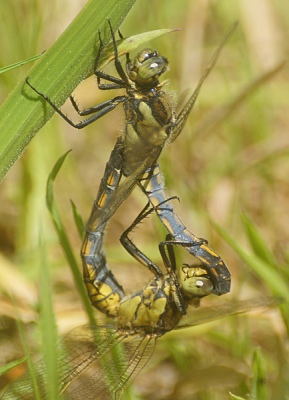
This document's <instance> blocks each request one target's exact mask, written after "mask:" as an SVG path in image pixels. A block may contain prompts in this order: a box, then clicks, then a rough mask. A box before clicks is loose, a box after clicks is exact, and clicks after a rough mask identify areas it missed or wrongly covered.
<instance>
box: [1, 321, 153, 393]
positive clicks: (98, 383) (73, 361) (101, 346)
mask: <svg viewBox="0 0 289 400" xmlns="http://www.w3.org/2000/svg"><path fill="white" fill-rule="evenodd" d="M122 342H126V343H125V344H124V345H123V346H122ZM154 346H155V340H154V339H153V338H151V337H147V336H143V337H139V338H135V337H131V336H128V335H126V334H122V333H119V332H118V331H116V330H115V329H114V327H113V325H103V326H98V325H84V326H80V327H78V328H76V329H74V330H73V331H72V332H70V333H69V334H68V335H67V336H66V337H65V338H64V339H63V341H62V342H61V343H60V344H59V345H58V346H57V369H58V379H59V393H61V394H62V393H63V394H64V397H65V398H69V399H82V398H85V397H84V396H86V394H87V395H88V393H89V392H90V387H88V388H87V387H86V384H81V386H80V387H79V388H77V389H76V390H75V391H74V392H73V394H71V395H70V394H68V395H66V393H67V392H72V391H73V390H74V388H75V387H76V386H77V385H79V382H76V380H77V379H80V378H81V379H83V380H84V381H85V380H87V378H88V377H89V376H90V375H91V374H93V377H92V378H90V379H88V381H87V384H89V385H90V386H92V387H93V388H94V389H93V391H94V394H91V395H90V396H91V397H87V398H93V399H95V398H97V399H109V398H110V393H112V392H113V393H114V392H118V391H120V390H124V388H125V387H126V386H127V385H128V383H129V382H130V381H131V380H132V378H133V377H135V376H136V375H137V373H138V372H139V371H140V370H141V368H142V367H143V366H144V365H145V364H146V362H147V361H148V359H149V358H150V356H151V354H152V353H153V350H154ZM110 352H111V353H112V355H111V354H110V355H108V354H109V353H110ZM114 356H115V357H114ZM142 356H143V359H142ZM107 357H108V358H107ZM108 359H109V361H107V360H108ZM99 360H103V365H101V364H100V363H99V362H97V361H99ZM95 371H96V372H95ZM34 375H35V378H36V381H37V387H38V391H39V395H40V398H41V399H46V398H47V393H46V368H45V362H44V360H41V361H39V362H38V363H36V364H35V365H34ZM96 388H99V389H98V391H99V395H98V396H97V397H95V390H96ZM85 393H86V394H85ZM101 393H102V394H101ZM67 396H68V397H67ZM92 396H93V397H92ZM35 398H36V397H35V394H34V389H33V384H32V380H31V377H30V374H29V373H25V374H24V375H23V376H22V377H20V378H19V379H18V380H17V381H15V382H14V383H13V384H11V385H10V386H9V387H8V389H7V390H6V391H5V393H4V395H3V396H2V399H3V400H8V399H10V400H12V399H13V400H14V399H27V400H28V399H35Z"/></svg>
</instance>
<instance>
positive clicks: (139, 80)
mask: <svg viewBox="0 0 289 400" xmlns="http://www.w3.org/2000/svg"><path fill="white" fill-rule="evenodd" d="M167 67H168V60H167V59H166V58H165V57H163V56H160V55H159V54H158V53H157V51H153V50H151V49H145V50H142V51H141V52H140V53H139V54H138V55H137V56H136V58H135V59H134V61H133V62H132V63H129V64H128V65H127V73H128V75H129V77H130V79H131V80H132V81H133V82H135V83H136V84H137V85H139V86H150V87H155V86H157V85H158V83H159V82H158V79H159V77H160V75H162V74H163V73H164V72H165V71H166V70H167Z"/></svg>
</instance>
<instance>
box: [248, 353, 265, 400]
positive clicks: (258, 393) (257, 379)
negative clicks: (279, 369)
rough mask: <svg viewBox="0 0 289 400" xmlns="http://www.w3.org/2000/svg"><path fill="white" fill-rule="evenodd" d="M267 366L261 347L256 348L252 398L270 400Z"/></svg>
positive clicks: (254, 399) (253, 399)
mask: <svg viewBox="0 0 289 400" xmlns="http://www.w3.org/2000/svg"><path fill="white" fill-rule="evenodd" d="M266 382H267V376H266V366H265V363H264V359H263V356H262V353H261V350H260V349H259V348H256V349H255V351H254V355H253V377H252V387H251V396H250V398H251V399H252V400H268V399H269V393H268V387H267V383H266Z"/></svg>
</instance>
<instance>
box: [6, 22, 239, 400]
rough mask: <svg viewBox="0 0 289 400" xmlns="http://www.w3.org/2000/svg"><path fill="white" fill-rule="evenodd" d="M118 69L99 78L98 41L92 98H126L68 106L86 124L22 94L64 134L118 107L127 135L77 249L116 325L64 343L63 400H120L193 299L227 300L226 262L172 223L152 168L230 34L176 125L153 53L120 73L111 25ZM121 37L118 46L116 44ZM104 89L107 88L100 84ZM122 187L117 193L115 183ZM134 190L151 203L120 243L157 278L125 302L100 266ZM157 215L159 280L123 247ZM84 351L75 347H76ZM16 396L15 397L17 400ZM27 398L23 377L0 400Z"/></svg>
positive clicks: (162, 67)
mask: <svg viewBox="0 0 289 400" xmlns="http://www.w3.org/2000/svg"><path fill="white" fill-rule="evenodd" d="M109 26H110V30H111V35H112V40H113V46H114V55H115V61H114V63H115V67H116V71H117V73H118V75H119V77H113V76H110V75H107V74H106V73H104V72H102V71H99V70H98V63H99V59H100V55H101V52H102V51H103V43H102V39H101V34H100V33H99V41H100V47H99V51H98V55H97V57H96V61H95V65H94V73H95V75H96V76H97V82H98V87H99V89H102V90H111V89H125V90H126V93H127V94H126V95H122V96H116V97H115V98H113V99H112V100H109V101H106V102H104V103H102V104H100V105H98V106H95V107H92V108H90V109H87V110H84V111H80V110H79V108H78V106H77V104H76V102H75V100H74V99H73V97H71V98H70V99H71V102H72V104H73V106H74V108H75V110H76V111H77V112H78V114H80V115H81V116H87V115H90V114H93V115H92V116H90V117H89V118H87V119H86V120H84V121H83V122H80V123H78V124H74V123H73V122H72V121H71V120H70V119H68V118H67V117H66V116H65V115H64V114H63V113H62V112H61V111H60V110H59V109H58V108H57V107H56V106H55V105H54V104H53V102H52V101H51V100H50V99H49V98H48V97H47V96H46V95H44V94H42V93H41V92H39V91H38V90H37V89H36V88H35V87H33V86H32V84H31V83H30V81H29V78H27V80H26V82H27V84H28V85H29V86H30V87H31V88H32V89H33V90H34V91H35V92H36V93H37V94H38V95H40V96H42V97H43V98H44V99H45V100H46V101H47V102H48V103H49V104H50V105H51V106H52V107H53V108H54V109H55V111H56V112H57V113H58V114H60V115H61V117H63V118H64V119H65V120H66V121H67V122H68V123H69V124H70V125H72V126H73V127H75V128H78V129H81V128H83V127H85V126H87V125H89V124H90V123H92V122H94V121H96V120H97V119H99V118H100V117H102V116H103V115H105V114H107V113H108V112H110V111H112V110H113V109H114V108H115V107H116V106H117V105H118V104H120V103H123V105H124V111H125V117H126V125H125V132H124V134H123V135H121V136H119V137H118V139H117V142H116V145H115V147H114V149H113V151H112V153H111V156H110V160H109V162H108V163H107V165H106V169H105V173H104V177H103V179H102V181H101V185H100V188H99V192H98V196H97V198H96V200H95V202H94V205H93V208H92V211H91V215H90V218H89V221H88V224H87V227H86V235H85V239H84V242H83V245H82V249H81V256H82V261H83V277H84V283H85V285H86V288H87V291H88V295H89V297H90V300H91V302H92V304H93V306H95V307H96V308H97V309H98V310H100V311H102V312H104V313H106V315H107V316H109V317H112V318H114V320H115V326H114V327H113V326H101V325H98V326H89V325H87V326H84V327H80V328H77V329H76V330H74V331H73V332H72V333H70V334H69V335H68V336H67V337H66V338H65V339H64V341H63V342H62V344H61V345H60V347H59V354H60V355H59V359H58V362H59V379H60V383H59V387H60V390H59V391H60V393H61V394H64V396H65V398H67V399H80V398H84V397H87V398H91V399H100V400H104V399H109V398H111V397H112V396H114V398H115V399H117V398H120V397H121V394H122V392H123V390H124V389H125V388H126V387H127V385H128V384H129V383H130V382H131V380H132V379H133V378H134V377H135V376H136V375H137V374H138V373H139V371H140V370H141V369H142V367H143V366H144V365H145V364H146V362H147V361H148V359H149V358H150V356H151V354H152V352H153V349H154V345H155V341H156V339H157V338H158V337H159V336H162V335H163V334H165V333H166V332H168V331H170V330H172V329H174V328H175V327H176V326H177V325H178V323H179V321H180V320H181V318H182V316H183V315H185V314H186V309H187V307H188V305H190V304H192V305H195V306H197V305H199V302H200V298H201V297H203V296H207V295H208V294H210V293H213V294H216V295H222V294H224V293H227V292H229V291H230V272H229V270H228V268H227V266H226V265H225V263H224V261H223V260H222V259H221V258H220V256H219V255H218V254H216V253H215V252H214V251H213V250H212V249H210V247H208V244H207V241H206V240H204V239H199V238H197V237H196V236H195V235H194V234H193V233H192V232H190V231H189V230H188V229H187V228H186V227H185V226H184V224H183V222H182V221H181V220H180V218H179V217H178V215H177V214H176V213H175V211H174V209H173V206H172V203H171V201H170V200H171V199H169V198H168V197H167V195H166V192H165V189H164V183H163V179H162V174H161V170H160V166H159V164H158V158H159V156H160V153H161V151H162V149H163V147H164V146H165V145H166V144H167V143H171V142H173V141H174V140H175V139H176V138H177V137H178V136H179V134H180V133H181V131H182V129H183V127H184V124H185V122H186V120H187V118H188V116H189V113H190V112H191V110H192V108H193V106H194V104H195V102H196V99H197V97H198V94H199V91H200V88H201V86H202V84H203V82H204V81H205V79H206V77H207V76H208V74H209V73H210V71H211V69H212V68H213V66H214V65H215V63H216V61H217V59H218V57H219V55H220V52H221V49H222V47H223V45H224V43H225V42H226V40H227V39H228V38H229V37H230V35H231V34H232V32H233V31H234V29H235V25H234V26H233V27H232V28H231V30H230V31H229V33H228V34H227V35H226V37H225V38H224V40H223V41H222V43H221V44H220V46H219V47H218V49H217V51H216V53H215V55H214V56H213V59H212V61H211V63H210V64H209V66H208V67H207V69H206V70H205V72H204V74H203V76H202V77H201V79H200V81H199V83H198V86H197V88H196V90H195V91H194V93H193V95H192V96H191V98H190V99H189V101H188V102H187V104H186V105H185V107H184V108H183V110H182V111H181V112H180V113H179V114H178V115H177V114H176V112H175V111H174V109H173V107H172V105H171V103H170V101H169V97H168V96H167V94H166V93H165V92H164V91H163V90H162V88H163V83H159V77H160V76H161V75H162V74H163V73H164V72H165V71H166V69H167V65H168V61H167V59H166V58H165V57H163V56H161V55H159V54H158V53H157V52H156V51H152V50H143V51H141V52H140V53H139V54H138V55H137V57H136V58H135V60H134V61H133V62H131V60H130V58H129V54H126V72H125V71H124V69H123V67H122V65H121V63H120V61H119V58H118V50H117V46H116V40H115V36H114V32H113V29H112V27H111V25H110V22H109ZM121 37H122V36H121ZM101 79H105V80H106V81H108V82H111V83H105V84H103V83H101ZM122 177H124V178H125V179H124V181H123V182H122V183H121V178H122ZM136 185H138V186H139V187H140V188H141V190H142V191H143V192H144V193H145V195H146V196H147V198H148V200H149V203H148V205H147V206H146V207H145V208H144V209H143V210H142V212H141V213H140V214H139V216H138V217H137V218H136V220H135V221H134V223H133V224H132V225H131V226H130V227H129V228H128V229H127V230H126V231H125V232H124V234H123V235H122V237H121V243H122V244H123V245H124V247H125V248H126V249H127V251H128V252H129V253H130V254H131V255H132V256H133V257H134V258H135V259H136V260H138V261H139V262H141V263H142V264H143V265H145V266H146V267H147V268H148V269H149V270H150V271H151V272H152V273H153V275H154V278H153V280H152V281H151V282H150V283H149V284H148V285H146V286H145V287H144V288H143V289H142V290H140V291H138V292H137V293H135V294H133V295H131V296H124V291H123V288H122V287H121V285H120V284H119V283H118V281H117V280H116V278H115V277H114V275H113V274H112V272H111V271H110V270H109V267H108V265H107V262H106V258H105V252H104V250H103V241H104V236H105V228H106V225H107V223H108V221H109V219H110V218H111V217H112V215H113V214H114V212H115V211H116V209H117V208H118V207H119V206H120V204H121V203H122V202H123V201H124V200H125V199H126V198H127V197H128V195H129V194H130V193H131V191H132V190H133V188H134V187H135V186H136ZM152 211H155V212H156V213H157V215H158V217H159V218H160V220H161V222H162V223H163V224H164V226H165V227H166V228H167V230H168V232H169V235H168V236H167V240H166V241H165V242H161V243H160V244H159V250H160V253H161V256H162V259H163V261H164V265H165V267H166V273H165V274H164V273H163V272H162V270H161V269H160V268H159V267H158V266H157V265H156V264H154V263H153V262H152V261H151V260H150V259H149V258H148V257H147V256H146V255H145V254H143V253H142V252H141V251H140V250H139V249H138V248H137V247H136V246H135V245H134V244H133V243H132V241H131V240H130V238H129V234H130V232H131V230H132V229H133V228H134V227H135V226H136V225H137V224H138V223H140V222H141V220H142V219H143V218H145V217H146V216H147V215H149V214H150V213H151V212H152ZM175 245H180V246H182V247H184V248H185V249H186V250H188V251H189V252H190V253H191V254H192V255H193V256H194V257H195V258H197V259H198V260H199V261H200V264H198V265H197V266H183V267H182V268H177V266H176V261H175V256H174V246H175ZM79 342H81V344H79ZM120 343H122V347H120V349H119V350H118V352H117V355H115V356H114V357H113V358H112V359H111V360H109V361H106V362H104V363H103V365H102V366H101V367H100V368H99V369H98V370H97V371H96V372H95V373H93V374H92V376H91V377H90V378H89V379H88V380H87V381H86V382H85V383H84V384H81V385H80V386H79V387H76V388H73V386H74V381H75V380H76V379H77V378H78V377H79V376H80V375H82V374H85V373H86V371H87V370H89V369H90V368H91V367H92V365H93V364H94V363H95V362H96V361H97V360H100V359H103V358H105V359H106V360H107V357H108V354H109V352H110V351H111V350H112V349H114V348H115V347H116V346H120ZM44 370H45V368H44V364H43V362H40V363H38V364H36V366H35V371H36V376H37V380H38V384H39V387H40V394H41V398H46V395H45V377H44V375H45V373H44ZM15 396H18V397H15ZM12 398H19V399H30V398H34V396H33V391H32V385H31V382H30V378H29V377H28V375H27V376H25V377H23V378H22V379H20V380H19V381H17V382H16V383H14V384H13V385H11V387H9V388H8V390H7V391H6V392H5V394H4V396H3V399H12Z"/></svg>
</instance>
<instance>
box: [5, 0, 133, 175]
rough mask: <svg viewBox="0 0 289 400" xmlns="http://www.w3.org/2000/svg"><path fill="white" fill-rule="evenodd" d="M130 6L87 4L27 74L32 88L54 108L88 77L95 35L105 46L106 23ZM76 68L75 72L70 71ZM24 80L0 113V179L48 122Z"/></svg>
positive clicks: (127, 0)
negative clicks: (54, 103)
mask: <svg viewBox="0 0 289 400" xmlns="http://www.w3.org/2000/svg"><path fill="white" fill-rule="evenodd" d="M134 2H135V0H90V1H89V2H88V3H87V4H86V6H85V7H84V8H83V10H82V11H81V12H80V13H79V15H78V16H77V17H76V18H75V19H74V21H73V22H72V23H71V24H70V25H69V27H68V28H67V29H66V30H65V31H64V32H63V34H62V35H61V36H60V37H59V39H58V40H57V41H56V42H55V43H54V45H53V46H51V48H50V49H49V50H47V52H46V53H45V54H44V55H43V56H42V57H41V58H40V60H38V62H37V63H36V64H35V65H34V67H33V68H32V70H31V71H30V75H31V76H33V82H34V83H35V84H37V85H38V86H39V85H41V84H42V85H41V89H42V90H43V91H44V90H45V92H46V93H47V94H49V95H52V94H55V95H56V97H57V104H58V105H59V104H62V103H64V101H65V99H66V98H67V97H68V96H69V95H70V94H71V92H72V91H73V89H74V88H75V87H76V86H77V85H78V84H79V82H80V81H81V80H82V79H84V78H85V77H87V76H88V74H89V72H90V71H91V68H92V66H93V63H94V59H95V56H96V51H97V46H96V43H95V42H96V37H98V29H100V30H101V31H102V32H103V33H104V35H103V41H104V43H105V44H106V45H107V43H108V41H109V35H108V32H107V30H106V29H104V27H106V25H107V21H106V19H107V18H109V19H110V20H111V23H112V26H113V27H114V29H115V30H116V29H117V28H118V27H119V26H120V24H121V23H122V21H123V20H124V18H125V16H126V15H127V13H128V12H129V10H130V8H131V7H132V5H133V4H134ZM75 66H77V68H76V67H75ZM24 82H25V81H24V79H23V81H22V82H20V84H19V85H18V86H17V87H16V88H15V90H14V91H13V92H12V93H11V95H10V96H9V97H8V99H7V100H6V102H5V103H4V104H3V106H2V107H1V111H0V179H2V178H3V176H4V175H5V174H6V173H7V171H8V170H9V168H10V167H11V166H12V164H13V163H14V162H15V161H16V159H17V158H18V157H19V156H20V154H21V153H22V151H23V150H24V148H25V147H26V146H27V145H28V143H29V142H30V140H31V139H32V138H33V137H34V135H35V134H36V133H37V131H38V130H39V129H40V128H41V127H42V125H43V124H44V123H45V122H46V121H47V120H48V119H49V118H50V117H51V116H52V114H53V113H52V112H51V110H49V109H46V107H45V108H43V103H42V102H41V101H38V99H37V101H31V100H33V99H35V96H32V93H31V92H30V91H28V90H26V86H27V85H26V84H25V83H24Z"/></svg>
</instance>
